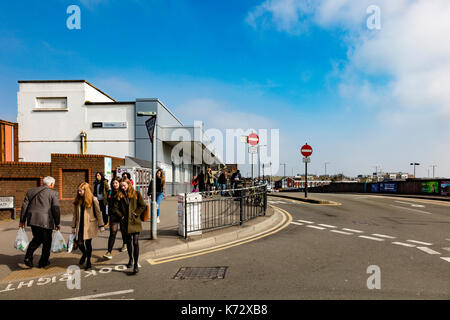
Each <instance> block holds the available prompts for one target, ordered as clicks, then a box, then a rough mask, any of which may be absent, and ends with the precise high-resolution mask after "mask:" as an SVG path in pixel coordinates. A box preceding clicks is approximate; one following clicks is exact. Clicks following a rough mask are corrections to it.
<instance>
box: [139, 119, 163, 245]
mask: <svg viewBox="0 0 450 320" xmlns="http://www.w3.org/2000/svg"><path fill="white" fill-rule="evenodd" d="M137 116H138V117H151V116H155V117H156V112H138V113H137ZM147 129H148V128H147ZM153 130H155V134H154V136H153V140H152V208H151V209H152V211H151V212H152V215H151V220H150V221H151V232H150V236H151V238H150V239H152V240H156V239H157V238H158V236H157V228H158V224H157V222H156V219H157V217H156V137H157V132H156V119H155V124H154V129H153ZM149 134H150V133H149Z"/></svg>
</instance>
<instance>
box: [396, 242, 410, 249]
mask: <svg viewBox="0 0 450 320" xmlns="http://www.w3.org/2000/svg"><path fill="white" fill-rule="evenodd" d="M392 244H396V245H399V246H404V247H410V248H413V247H415V246H416V245H415V244H410V243H403V242H392Z"/></svg>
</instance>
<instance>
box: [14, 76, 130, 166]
mask: <svg viewBox="0 0 450 320" xmlns="http://www.w3.org/2000/svg"><path fill="white" fill-rule="evenodd" d="M51 97H53V98H56V97H58V98H67V109H61V110H51V111H48V110H45V111H44V110H42V109H39V108H37V98H51ZM17 101H18V114H17V120H18V122H19V124H20V126H21V130H20V132H19V147H20V155H19V157H20V158H21V160H22V161H26V162H30V161H37V162H50V155H51V153H55V152H57V153H70V154H79V153H80V132H81V131H83V130H84V131H86V132H87V135H88V137H87V139H88V144H87V152H88V153H89V154H109V155H112V156H116V157H121V158H123V157H125V156H128V155H129V156H134V104H126V105H124V104H118V105H85V102H86V101H92V102H111V101H113V100H112V99H111V98H109V97H107V96H106V95H104V94H102V93H101V92H99V91H98V90H96V89H94V88H92V87H91V86H90V85H88V84H86V83H85V82H51V83H48V82H32V83H29V82H19V92H18V94H17ZM96 121H98V122H101V121H127V122H128V128H127V129H98V128H95V129H94V128H92V122H96Z"/></svg>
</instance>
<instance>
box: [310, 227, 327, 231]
mask: <svg viewBox="0 0 450 320" xmlns="http://www.w3.org/2000/svg"><path fill="white" fill-rule="evenodd" d="M307 227H308V228H314V229H317V230H326V228H322V227H318V226H307Z"/></svg>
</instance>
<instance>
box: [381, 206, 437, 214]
mask: <svg viewBox="0 0 450 320" xmlns="http://www.w3.org/2000/svg"><path fill="white" fill-rule="evenodd" d="M390 206H391V207H395V208H399V209H405V210H411V211H415V212H420V213H425V214H432V213H431V212H427V211H422V210H417V209H411V208H405V207H399V206H394V205H392V204H391V205H390Z"/></svg>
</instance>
